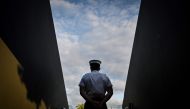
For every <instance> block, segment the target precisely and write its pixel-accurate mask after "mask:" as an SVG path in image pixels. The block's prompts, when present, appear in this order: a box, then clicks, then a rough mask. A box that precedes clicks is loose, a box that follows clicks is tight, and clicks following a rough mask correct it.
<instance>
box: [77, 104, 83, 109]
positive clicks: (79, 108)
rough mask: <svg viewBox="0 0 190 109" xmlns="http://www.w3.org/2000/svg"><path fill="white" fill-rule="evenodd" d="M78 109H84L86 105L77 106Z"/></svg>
mask: <svg viewBox="0 0 190 109" xmlns="http://www.w3.org/2000/svg"><path fill="white" fill-rule="evenodd" d="M76 108H77V109H84V104H78V105H77V106H76Z"/></svg>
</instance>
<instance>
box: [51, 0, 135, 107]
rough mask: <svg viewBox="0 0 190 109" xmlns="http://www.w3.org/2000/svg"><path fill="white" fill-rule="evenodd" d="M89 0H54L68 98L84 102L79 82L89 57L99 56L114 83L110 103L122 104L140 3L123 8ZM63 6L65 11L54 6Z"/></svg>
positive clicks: (58, 40)
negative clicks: (81, 1) (77, 1)
mask: <svg viewBox="0 0 190 109" xmlns="http://www.w3.org/2000/svg"><path fill="white" fill-rule="evenodd" d="M89 3H91V5H83V4H75V3H71V2H68V1H64V0H51V5H53V6H52V7H54V8H53V9H52V11H53V17H54V25H55V30H56V36H57V42H58V48H59V53H60V58H61V64H62V69H63V74H64V80H65V86H66V91H67V96H68V101H69V104H71V105H77V104H79V103H81V102H84V100H83V98H82V97H81V96H80V94H79V87H78V83H79V81H80V79H81V77H82V75H84V74H85V73H86V72H89V71H90V69H89V66H88V61H89V60H90V59H100V60H102V66H101V68H102V69H101V72H104V73H106V74H107V75H108V76H109V77H110V79H111V81H112V83H113V86H114V87H113V88H114V92H115V93H114V96H113V97H112V98H111V100H110V101H109V103H108V104H109V105H111V104H112V105H118V104H122V101H123V98H122V97H121V95H123V93H124V92H123V91H124V88H125V83H126V78H127V72H128V65H129V61H130V56H131V50H132V44H133V40H134V33H135V28H136V21H137V16H138V15H137V14H138V8H139V6H138V5H139V4H135V5H133V6H129V8H126V9H121V8H119V7H116V6H115V5H113V4H110V5H107V4H105V3H102V4H98V3H97V2H89ZM62 6H63V7H62ZM55 7H61V8H55ZM62 8H64V9H65V11H64V13H62V11H60V10H54V9H62ZM97 9H101V10H99V11H98V10H97ZM71 11H72V12H71ZM68 13H69V14H68ZM98 13H99V14H98ZM134 13H135V14H134ZM65 14H66V15H65ZM57 15H59V16H57ZM70 16H72V17H71V18H70ZM73 16H74V17H73ZM119 95H120V96H119Z"/></svg>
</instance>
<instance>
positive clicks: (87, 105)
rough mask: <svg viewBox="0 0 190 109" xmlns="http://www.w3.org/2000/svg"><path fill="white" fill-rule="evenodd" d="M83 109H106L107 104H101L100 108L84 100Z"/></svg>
mask: <svg viewBox="0 0 190 109" xmlns="http://www.w3.org/2000/svg"><path fill="white" fill-rule="evenodd" d="M84 109H107V105H106V103H105V104H103V106H102V108H99V107H97V106H95V105H93V104H91V103H89V102H85V104H84Z"/></svg>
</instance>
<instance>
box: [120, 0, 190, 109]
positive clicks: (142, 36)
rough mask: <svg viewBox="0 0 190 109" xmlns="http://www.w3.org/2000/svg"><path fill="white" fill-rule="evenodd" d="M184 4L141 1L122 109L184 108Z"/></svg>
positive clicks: (167, 0)
mask: <svg viewBox="0 0 190 109" xmlns="http://www.w3.org/2000/svg"><path fill="white" fill-rule="evenodd" d="M185 5H186V3H185V2H184V1H183V0H182V1H180V0H142V1H141V7H140V13H139V18H138V23H137V29H136V34H135V40H134V45H133V50H132V56H131V62H130V66H129V72H128V78H127V82H126V88H125V94H124V100H123V108H125V107H126V106H128V105H129V104H132V108H133V109H174V108H175V109H176V108H177V109H182V107H184V104H185V103H184V101H185V100H184V98H185V96H186V94H187V93H185V91H184V85H185V83H184V82H182V81H183V79H184V65H185V63H184V62H185V60H184V57H185V56H184V54H185V53H184V49H185V36H186V35H187V34H186V33H187V31H186V30H187V17H186V16H187V7H186V6H185ZM186 87H187V86H186Z"/></svg>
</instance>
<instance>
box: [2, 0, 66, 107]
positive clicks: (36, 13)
mask: <svg viewBox="0 0 190 109" xmlns="http://www.w3.org/2000/svg"><path fill="white" fill-rule="evenodd" d="M0 12H1V17H0V36H1V37H2V39H3V40H4V42H5V43H6V44H7V45H8V47H9V48H10V50H11V51H12V52H13V53H14V55H15V56H16V58H17V59H18V60H19V62H20V63H21V65H22V66H23V68H19V67H18V72H19V75H20V76H21V78H22V82H23V83H24V85H25V86H26V88H27V95H26V97H27V98H28V100H30V101H31V102H35V103H36V104H38V103H39V102H40V100H44V102H45V104H46V106H48V107H51V108H55V107H56V108H60V107H66V108H67V109H68V102H67V97H66V91H65V85H64V79H63V75H62V69H61V63H60V58H59V52H58V47H57V41H56V36H55V31H54V25H53V20H52V14H51V9H50V3H49V0H7V1H1V2H0Z"/></svg>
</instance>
